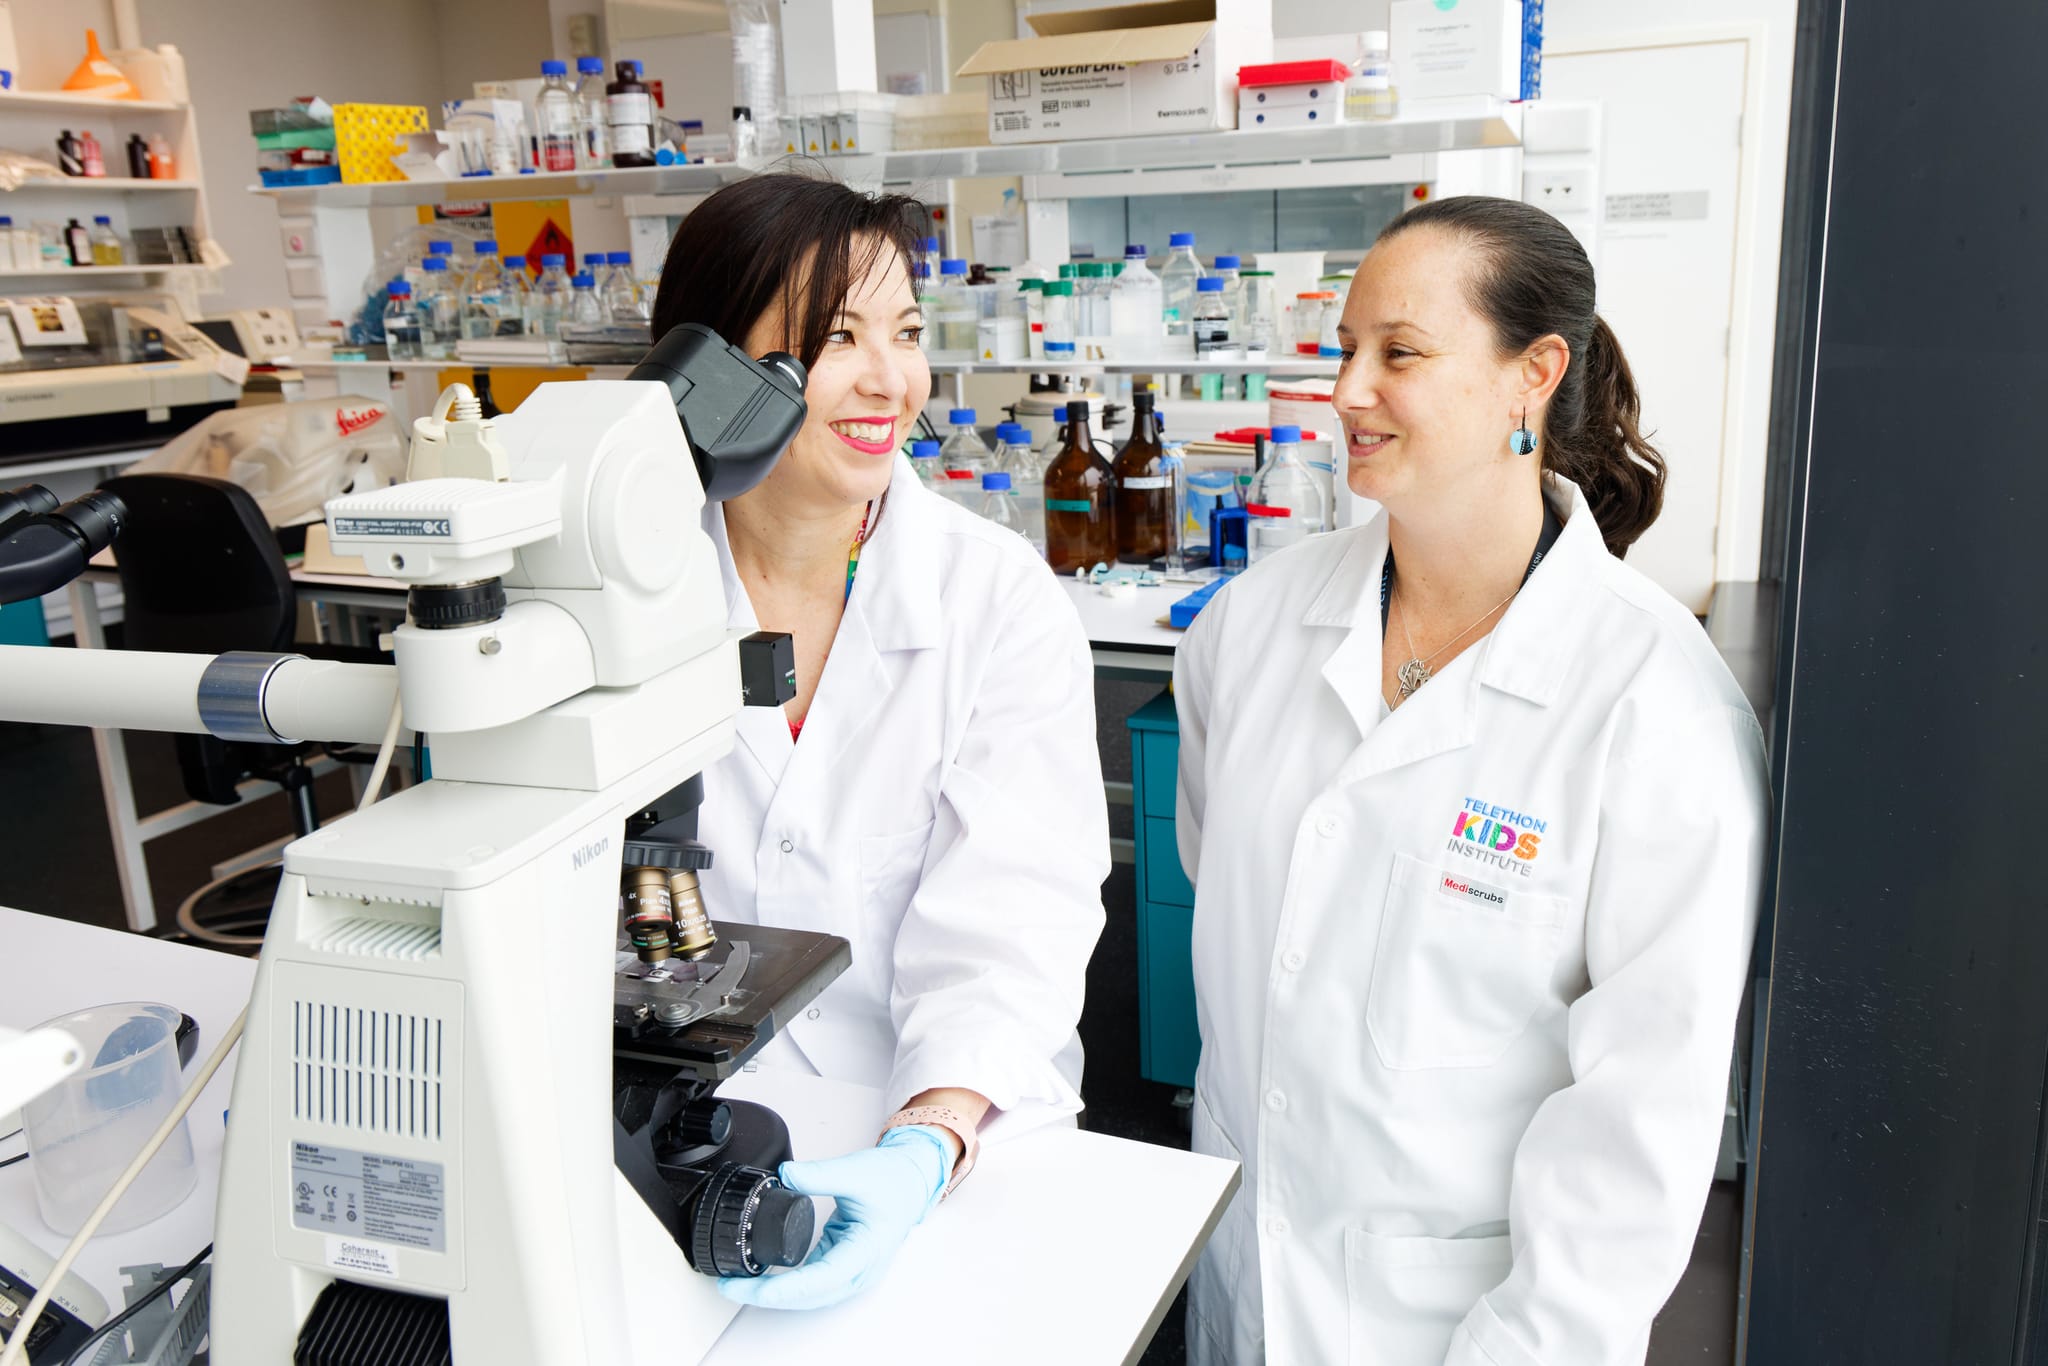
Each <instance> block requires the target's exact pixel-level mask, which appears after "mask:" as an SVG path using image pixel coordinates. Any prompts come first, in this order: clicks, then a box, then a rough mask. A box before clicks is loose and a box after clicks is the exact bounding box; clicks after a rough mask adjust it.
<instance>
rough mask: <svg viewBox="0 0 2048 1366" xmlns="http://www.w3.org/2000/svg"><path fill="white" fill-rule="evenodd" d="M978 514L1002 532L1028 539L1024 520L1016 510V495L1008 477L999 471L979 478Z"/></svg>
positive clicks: (992, 471)
mask: <svg viewBox="0 0 2048 1366" xmlns="http://www.w3.org/2000/svg"><path fill="white" fill-rule="evenodd" d="M980 512H981V515H982V516H983V517H984V518H985V519H987V520H988V521H990V522H993V523H995V524H996V525H997V526H999V527H1001V528H1002V529H1003V530H1005V531H1014V532H1016V533H1017V534H1018V535H1019V536H1024V537H1026V539H1029V535H1028V533H1027V532H1026V531H1025V529H1024V519H1023V517H1022V515H1021V514H1020V513H1019V512H1018V510H1017V494H1016V492H1015V490H1013V489H1012V488H1011V487H1010V476H1009V475H1007V474H1005V473H1003V472H1002V471H1001V470H991V471H989V472H988V473H987V474H984V475H983V476H981V508H980Z"/></svg>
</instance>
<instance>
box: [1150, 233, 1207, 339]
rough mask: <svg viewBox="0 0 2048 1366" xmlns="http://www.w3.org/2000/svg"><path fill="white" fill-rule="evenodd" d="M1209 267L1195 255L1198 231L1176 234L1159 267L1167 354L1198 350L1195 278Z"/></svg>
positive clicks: (1200, 275)
mask: <svg viewBox="0 0 2048 1366" xmlns="http://www.w3.org/2000/svg"><path fill="white" fill-rule="evenodd" d="M1206 274H1208V272H1207V271H1205V270H1203V269H1202V263H1201V262H1200V261H1198V260H1196V259H1195V235H1194V234H1193V233H1191V232H1177V233H1175V234H1174V235H1173V253H1172V254H1171V255H1170V256H1168V257H1167V258H1166V264H1165V265H1163V266H1161V267H1160V268H1159V288H1160V294H1161V307H1162V309H1163V312H1164V315H1165V323H1166V354H1167V355H1168V356H1169V357H1173V358H1183V357H1187V356H1192V355H1193V354H1194V353H1195V282H1196V281H1197V280H1200V279H1201V278H1202V277H1203V276H1204V275H1206Z"/></svg>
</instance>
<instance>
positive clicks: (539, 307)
mask: <svg viewBox="0 0 2048 1366" xmlns="http://www.w3.org/2000/svg"><path fill="white" fill-rule="evenodd" d="M568 262H569V258H568V257H567V256H564V255H563V254H562V253H561V252H558V251H550V252H544V253H542V255H541V258H540V266H541V270H540V279H538V280H536V281H535V282H534V285H533V299H532V302H531V303H529V304H528V305H527V312H526V331H527V335H529V336H536V337H559V336H560V335H561V334H562V323H563V322H564V321H565V320H566V319H567V318H568V316H569V273H568V270H567V269H566V267H567V266H568Z"/></svg>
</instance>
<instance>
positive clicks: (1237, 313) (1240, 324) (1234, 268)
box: [1209, 253, 1244, 337]
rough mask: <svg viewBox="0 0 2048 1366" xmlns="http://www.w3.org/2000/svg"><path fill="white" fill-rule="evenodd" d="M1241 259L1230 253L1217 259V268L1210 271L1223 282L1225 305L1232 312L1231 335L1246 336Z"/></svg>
mask: <svg viewBox="0 0 2048 1366" xmlns="http://www.w3.org/2000/svg"><path fill="white" fill-rule="evenodd" d="M1240 262H1241V258H1239V257H1236V256H1232V255H1230V254H1228V253H1225V254H1224V255H1221V256H1218V257H1217V258H1216V267H1215V269H1214V270H1212V271H1210V272H1209V273H1210V274H1211V275H1215V276H1218V277H1220V278H1221V279H1222V281H1223V305H1224V307H1226V308H1228V309H1229V310H1230V335H1231V336H1233V337H1242V336H1243V335H1244V274H1243V272H1242V271H1240V270H1239V269H1238V266H1239V264H1240Z"/></svg>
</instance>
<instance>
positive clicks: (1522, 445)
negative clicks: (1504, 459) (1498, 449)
mask: <svg viewBox="0 0 2048 1366" xmlns="http://www.w3.org/2000/svg"><path fill="white" fill-rule="evenodd" d="M1508 449H1509V450H1511V451H1513V452H1514V453H1515V454H1516V455H1528V454H1530V453H1531V452H1533V451H1534V450H1535V449H1536V433H1534V432H1532V431H1530V430H1529V410H1528V409H1527V408H1524V409H1522V425H1521V426H1519V427H1517V428H1515V429H1514V430H1513V431H1512V432H1509V433H1508Z"/></svg>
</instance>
